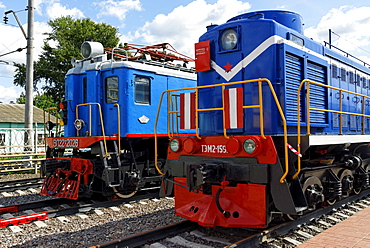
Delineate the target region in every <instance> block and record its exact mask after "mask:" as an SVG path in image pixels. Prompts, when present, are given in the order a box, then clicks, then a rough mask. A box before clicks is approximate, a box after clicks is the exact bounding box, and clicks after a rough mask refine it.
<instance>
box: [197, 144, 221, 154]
mask: <svg viewBox="0 0 370 248" xmlns="http://www.w3.org/2000/svg"><path fill="white" fill-rule="evenodd" d="M202 152H205V153H227V150H226V145H202Z"/></svg>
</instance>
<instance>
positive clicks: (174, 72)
mask: <svg viewBox="0 0 370 248" xmlns="http://www.w3.org/2000/svg"><path fill="white" fill-rule="evenodd" d="M94 60H95V61H94ZM96 60H97V61H96ZM119 67H127V68H132V69H137V70H144V71H151V72H153V73H155V74H159V75H168V76H173V77H179V78H187V79H193V80H195V79H196V74H195V70H194V69H193V68H186V67H183V66H182V65H170V64H167V63H161V62H156V61H147V60H135V61H127V60H120V61H111V60H107V59H106V55H103V56H99V57H97V58H94V59H88V60H83V61H78V62H77V64H76V67H75V68H72V69H70V70H69V71H68V73H67V74H73V73H83V72H85V71H87V70H108V69H111V68H119Z"/></svg>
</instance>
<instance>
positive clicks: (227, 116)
mask: <svg viewBox="0 0 370 248" xmlns="http://www.w3.org/2000/svg"><path fill="white" fill-rule="evenodd" d="M229 94H230V90H229V89H225V90H224V123H225V128H226V129H230V95H229Z"/></svg>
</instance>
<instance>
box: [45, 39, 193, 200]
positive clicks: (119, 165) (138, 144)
mask: <svg viewBox="0 0 370 248" xmlns="http://www.w3.org/2000/svg"><path fill="white" fill-rule="evenodd" d="M81 53H82V55H83V57H84V59H83V60H81V61H72V62H73V64H74V67H73V68H72V69H70V70H69V71H68V73H67V75H66V78H65V101H64V102H62V103H61V104H60V117H61V120H62V122H63V123H62V124H63V125H64V132H63V133H62V134H61V135H56V136H55V137H48V138H47V139H46V142H47V158H48V159H46V160H45V161H44V163H43V164H42V173H43V175H44V176H45V180H44V183H43V186H42V189H41V195H45V196H55V197H62V198H69V199H77V198H79V197H91V196H92V195H93V194H99V195H104V196H108V197H116V196H118V197H121V198H127V197H130V196H132V195H134V194H135V193H136V192H137V191H138V190H140V189H143V188H147V187H152V188H153V187H158V186H159V185H160V183H161V175H159V174H158V172H157V170H156V169H155V168H154V163H153V161H154V130H153V129H154V122H155V120H156V112H157V108H158V101H159V95H160V94H161V93H162V92H163V91H164V90H168V89H176V88H181V87H190V86H195V85H196V81H195V80H196V74H195V70H194V68H193V67H191V66H190V65H189V64H191V63H192V62H193V61H194V60H193V59H191V58H189V57H187V56H184V55H181V54H179V53H177V52H176V50H175V49H174V48H172V47H171V46H170V45H169V44H167V43H163V44H158V45H154V46H140V45H130V44H125V47H124V48H115V49H104V48H103V45H102V44H100V43H97V42H84V43H83V44H82V47H81ZM108 54H109V55H110V56H111V59H108V57H107V55H108ZM158 122H159V123H163V124H161V125H159V126H158V128H157V132H158V140H159V144H160V148H159V150H158V156H159V160H160V163H159V165H158V166H159V167H162V166H163V165H164V163H165V159H166V156H167V154H166V153H167V146H168V137H167V126H166V125H167V117H164V118H161V119H159V120H158ZM53 126H54V124H53V123H51V122H49V123H48V125H47V127H48V130H49V131H50V130H51V129H52V128H53ZM50 133H52V132H50ZM67 152H68V154H67Z"/></svg>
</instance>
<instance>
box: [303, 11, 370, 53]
mask: <svg viewBox="0 0 370 248" xmlns="http://www.w3.org/2000/svg"><path fill="white" fill-rule="evenodd" d="M329 29H331V30H332V31H333V32H335V34H338V35H339V36H340V37H339V36H338V35H335V34H333V35H332V44H333V45H335V46H337V47H339V48H340V49H342V50H345V51H347V52H350V53H354V55H357V56H362V58H366V57H367V56H370V55H369V54H366V55H367V56H365V57H363V55H360V54H364V50H363V49H366V50H367V51H370V33H369V32H368V30H370V7H359V8H355V7H351V6H342V7H340V8H338V9H331V10H330V11H329V13H327V14H326V15H325V16H324V17H322V19H321V21H320V23H319V24H318V25H317V27H309V28H307V29H305V35H306V36H308V37H310V38H313V39H314V40H316V41H318V42H322V41H324V40H325V41H328V36H329ZM360 47H361V48H360Z"/></svg>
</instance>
